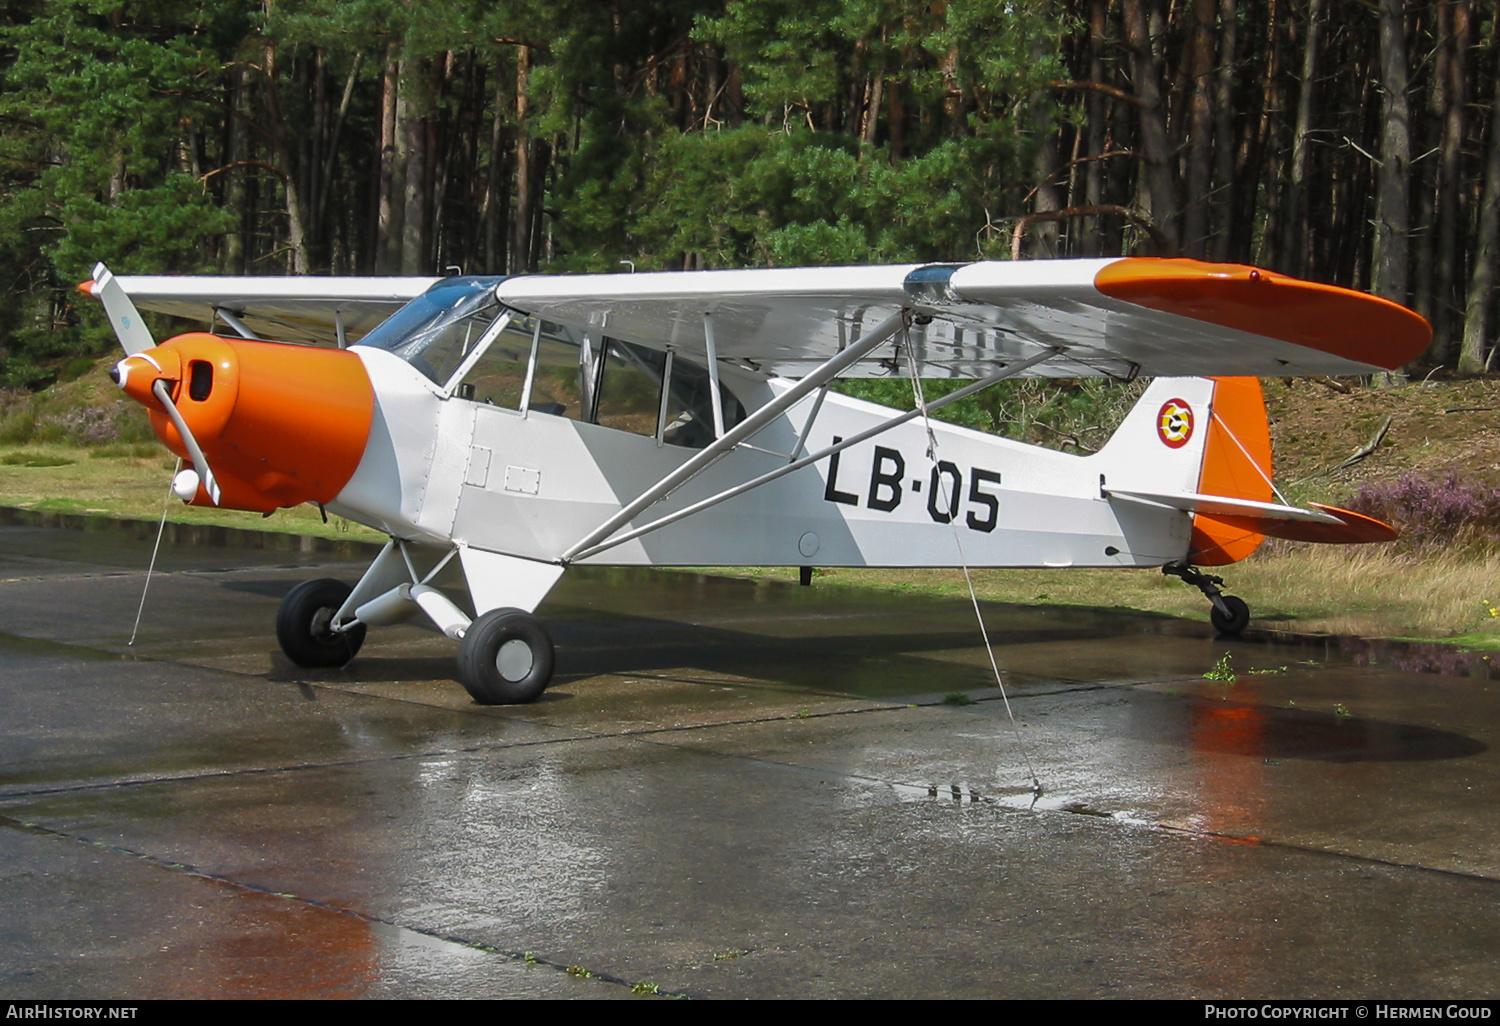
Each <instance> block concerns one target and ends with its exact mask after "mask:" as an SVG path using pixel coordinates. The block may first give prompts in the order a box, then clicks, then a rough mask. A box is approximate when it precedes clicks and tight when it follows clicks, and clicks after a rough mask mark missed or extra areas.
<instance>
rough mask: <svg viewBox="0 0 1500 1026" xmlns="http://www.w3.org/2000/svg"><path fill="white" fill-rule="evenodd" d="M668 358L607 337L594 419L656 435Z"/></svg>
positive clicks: (622, 429) (640, 433)
mask: <svg viewBox="0 0 1500 1026" xmlns="http://www.w3.org/2000/svg"><path fill="white" fill-rule="evenodd" d="M666 362H667V354H666V353H663V352H659V351H657V350H655V349H647V348H646V347H645V346H637V345H632V344H631V343H629V342H621V341H618V340H617V339H607V340H606V342H605V346H604V368H603V377H602V378H601V380H600V383H599V402H598V410H597V412H596V414H595V418H594V420H595V423H597V424H599V425H600V426H602V427H609V428H615V429H617V430H620V431H629V432H631V433H632V434H636V435H649V436H652V437H655V435H656V419H657V417H659V416H660V415H661V379H662V371H663V369H664V367H665V365H666Z"/></svg>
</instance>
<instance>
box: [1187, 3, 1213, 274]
mask: <svg viewBox="0 0 1500 1026" xmlns="http://www.w3.org/2000/svg"><path fill="white" fill-rule="evenodd" d="M1217 3H1218V0H1193V6H1192V12H1191V17H1192V24H1191V26H1190V33H1191V35H1190V43H1189V45H1190V46H1191V48H1192V58H1191V63H1190V65H1189V73H1190V75H1191V77H1192V101H1191V105H1190V106H1189V108H1188V118H1187V135H1188V153H1187V175H1186V184H1187V195H1186V197H1185V200H1186V203H1185V206H1184V208H1183V212H1182V251H1183V253H1184V254H1186V255H1187V256H1191V257H1197V258H1198V259H1200V260H1201V259H1203V258H1204V257H1206V256H1207V255H1208V243H1209V238H1208V210H1209V202H1210V196H1209V191H1210V189H1211V188H1212V187H1213V170H1214V166H1213V130H1214V108H1213V82H1212V77H1213V71H1214V8H1215V7H1216V6H1217Z"/></svg>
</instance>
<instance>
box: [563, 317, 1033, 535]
mask: <svg viewBox="0 0 1500 1026" xmlns="http://www.w3.org/2000/svg"><path fill="white" fill-rule="evenodd" d="M909 316H910V311H909V310H906V309H905V308H903V309H900V310H897V311H896V312H895V313H893V314H891V315H890V316H889V317H887V318H886V319H885V320H883V321H881V322H880V323H879V324H877V325H875V327H873V328H871V329H870V330H869V332H867V333H866V334H865V335H864V336H863V337H862V338H860V339H859V340H857V341H856V342H854V343H852V344H851V345H850V346H849V348H847V349H845V350H844V351H843V352H841V353H837V354H835V355H834V356H831V357H829V358H828V359H827V360H825V361H823V363H821V364H819V365H818V366H817V368H815V369H814V370H813V371H812V373H810V374H808V375H807V376H806V377H804V378H803V379H802V380H800V381H798V382H797V383H796V384H795V385H793V386H792V387H791V388H789V389H787V390H786V391H785V392H783V393H782V394H781V395H780V396H778V397H777V398H775V399H773V400H771V401H770V402H769V403H767V404H766V405H764V406H762V407H761V408H760V409H758V410H756V411H755V412H754V413H752V414H751V415H750V416H748V417H746V418H745V419H744V420H742V421H740V422H739V423H738V424H736V425H735V426H734V427H733V428H731V429H730V430H729V431H726V432H724V433H723V434H721V435H720V436H719V437H718V438H716V439H714V441H713V443H712V444H710V445H709V446H708V448H706V449H701V450H699V451H698V453H697V454H696V455H694V456H693V458H692V459H690V460H688V461H687V462H686V463H684V464H683V465H682V466H680V467H678V468H677V469H676V470H674V471H672V472H671V473H670V474H668V475H667V476H666V477H664V478H662V479H661V480H660V481H658V482H656V484H654V485H652V486H651V487H650V488H648V489H646V490H645V491H644V492H642V493H641V494H640V495H639V496H638V497H637V498H636V499H634V500H633V501H632V502H631V503H630V504H629V505H627V506H626V507H625V508H624V509H622V510H620V512H618V513H616V514H615V515H614V516H612V517H610V518H609V519H608V520H606V521H605V522H604V523H602V524H600V525H599V526H598V527H596V528H595V529H594V530H592V531H590V532H589V533H588V534H587V535H585V536H584V537H583V538H581V539H580V540H579V541H578V542H577V543H575V544H574V545H573V547H572V548H570V549H568V551H567V552H564V553H563V554H562V562H564V563H570V562H572V561H573V560H575V559H577V558H578V554H579V553H580V552H583V551H584V550H586V549H590V548H591V547H592V546H594V545H597V544H598V543H599V542H602V541H604V540H605V539H606V538H608V537H609V536H610V535H612V534H614V533H615V532H616V531H618V530H619V529H620V528H621V527H623V526H624V525H626V524H628V523H630V521H632V520H634V519H635V517H636V516H637V515H638V514H639V513H640V512H641V511H642V510H644V509H646V508H647V507H648V506H654V505H655V504H656V503H658V502H660V501H661V500H662V499H665V498H666V497H667V496H668V495H670V494H672V491H673V490H674V489H675V488H677V486H678V485H681V484H683V483H684V482H686V481H688V480H691V479H692V478H694V477H697V476H698V475H699V474H700V473H702V472H703V471H704V470H706V469H707V468H708V467H709V465H710V464H712V463H714V462H715V461H716V460H718V459H719V457H720V456H723V455H725V454H726V453H728V452H730V451H731V450H732V449H734V447H735V446H737V445H739V443H740V442H742V441H744V440H745V439H747V438H749V437H750V436H751V435H753V434H755V433H756V432H757V431H759V430H760V429H761V428H763V427H765V426H766V425H767V424H770V423H771V422H772V421H774V420H776V418H778V417H780V416H781V415H782V414H783V413H785V412H786V411H787V410H789V409H791V408H792V407H793V406H795V405H797V403H798V402H800V401H801V400H802V398H803V397H804V396H806V395H808V394H809V393H811V392H813V391H816V390H817V389H819V388H821V387H822V386H823V385H825V384H827V383H828V382H830V381H832V380H833V379H834V378H836V377H838V376H839V375H840V374H841V373H843V372H844V371H845V370H847V369H848V368H849V367H850V366H851V365H852V364H854V363H855V362H856V361H858V360H859V359H861V358H862V357H864V356H865V355H866V354H867V353H869V352H871V351H872V350H874V349H875V348H876V347H877V346H880V345H882V344H884V343H885V342H886V341H888V340H889V339H890V337H891V336H892V335H894V334H896V332H898V331H900V330H901V329H902V327H904V326H905V325H906V321H907V318H908V317H909ZM1049 355H1050V351H1049Z"/></svg>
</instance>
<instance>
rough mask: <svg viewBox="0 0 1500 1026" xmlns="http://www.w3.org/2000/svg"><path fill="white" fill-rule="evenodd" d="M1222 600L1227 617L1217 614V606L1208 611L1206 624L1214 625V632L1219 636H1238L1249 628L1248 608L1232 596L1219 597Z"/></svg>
mask: <svg viewBox="0 0 1500 1026" xmlns="http://www.w3.org/2000/svg"><path fill="white" fill-rule="evenodd" d="M1220 597H1221V598H1222V599H1223V600H1224V605H1225V607H1226V608H1227V609H1228V610H1229V615H1228V616H1225V615H1224V614H1223V613H1221V612H1219V607H1218V606H1211V607H1209V610H1208V622H1209V623H1211V624H1213V625H1214V630H1216V631H1218V632H1219V633H1220V634H1239V633H1240V632H1241V631H1243V630H1244V629H1245V628H1246V627H1249V626H1250V607H1249V606H1247V605H1245V600H1244V599H1241V598H1235V597H1234V596H1233V595H1223V596H1220Z"/></svg>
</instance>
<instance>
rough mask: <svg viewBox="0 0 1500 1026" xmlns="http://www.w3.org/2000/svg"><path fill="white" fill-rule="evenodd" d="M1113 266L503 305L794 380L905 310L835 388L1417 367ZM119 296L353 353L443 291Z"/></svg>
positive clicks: (797, 274)
mask: <svg viewBox="0 0 1500 1026" xmlns="http://www.w3.org/2000/svg"><path fill="white" fill-rule="evenodd" d="M1115 262H1116V261H1115V260H1112V259H1103V260H1049V261H1032V262H1001V261H986V262H979V263H972V264H966V265H953V264H905V265H891V266H876V267H826V268H796V269H767V270H743V271H696V272H665V273H642V274H607V275H558V276H523V277H515V278H509V279H506V280H504V281H503V282H502V283H501V284H500V286H499V289H498V294H499V296H500V298H501V300H502V301H503V302H504V303H506V304H507V305H508V306H510V307H512V308H513V309H515V310H517V311H519V312H521V313H524V314H527V315H535V316H538V317H540V318H542V319H543V320H546V321H552V322H556V323H560V324H566V325H569V326H572V327H574V328H579V329H583V330H586V331H590V332H597V333H598V334H600V335H604V336H608V337H610V338H617V339H623V340H626V341H629V342H635V343H638V344H640V345H643V346H647V347H649V348H652V349H658V350H663V349H672V350H675V351H677V352H678V353H680V354H682V355H684V356H688V357H690V358H695V359H698V360H700V361H701V360H702V359H703V358H704V357H705V356H706V353H707V342H706V336H705V323H706V322H707V321H709V320H711V323H712V330H713V339H714V346H715V351H716V354H717V356H718V358H719V359H720V360H721V361H726V362H729V363H733V364H735V365H737V366H740V367H742V368H744V369H746V370H749V371H753V372H758V373H761V374H766V375H779V376H783V377H792V378H796V377H801V376H803V375H804V374H806V373H807V372H809V371H810V370H812V369H813V368H814V367H816V366H818V365H819V364H821V363H822V362H823V361H825V360H827V359H828V358H830V357H831V356H833V355H834V354H836V353H837V352H838V351H839V350H840V349H841V348H843V347H844V346H845V345H847V344H848V343H849V342H851V341H853V340H854V339H856V338H858V337H859V336H860V334H861V333H862V332H863V331H866V330H868V329H870V328H872V327H873V326H874V325H876V324H878V323H879V322H880V321H881V320H882V319H883V318H885V317H887V316H888V315H890V314H891V313H893V312H895V311H897V310H899V309H901V308H903V307H905V308H908V309H911V310H912V311H913V313H914V315H915V321H914V323H913V324H912V325H911V327H910V329H909V332H908V333H907V334H906V336H905V338H903V336H902V335H901V334H898V335H897V336H896V337H895V339H894V340H893V341H892V344H890V345H883V346H881V347H880V348H879V349H877V350H875V351H874V352H873V353H872V354H871V356H870V357H869V358H867V359H865V360H862V361H859V362H858V363H856V364H854V365H853V366H852V367H851V368H850V369H849V370H847V371H845V373H844V375H843V376H845V377H884V376H889V375H893V374H904V373H905V367H904V360H905V356H904V351H903V353H902V355H901V356H900V360H899V361H898V359H897V355H898V354H897V346H898V345H900V344H903V343H904V344H907V345H910V346H911V347H913V351H914V353H915V355H916V356H917V358H918V360H919V361H920V364H921V371H922V374H923V376H925V377H934V378H942V377H953V378H975V377H982V376H985V375H988V374H990V373H992V372H993V371H994V370H995V369H996V368H997V367H1000V366H1004V365H1006V364H1010V363H1013V362H1015V361H1016V360H1020V359H1025V358H1027V357H1032V356H1035V355H1037V354H1038V353H1039V352H1042V351H1044V350H1045V349H1047V348H1052V349H1056V350H1059V352H1058V354H1057V355H1056V356H1055V357H1054V358H1052V359H1050V360H1048V361H1046V362H1045V363H1042V364H1040V365H1038V366H1037V367H1035V368H1032V369H1030V370H1028V371H1026V372H1025V373H1026V374H1028V375H1045V376H1050V377H1090V376H1111V377H1120V378H1127V377H1133V376H1135V375H1137V374H1141V375H1148V376H1155V375H1256V376H1299V375H1312V374H1362V373H1369V372H1371V371H1374V370H1378V369H1380V368H1381V367H1390V366H1396V365H1399V364H1400V363H1401V362H1404V359H1410V357H1405V358H1404V359H1399V360H1396V362H1395V363H1394V364H1393V363H1392V362H1391V359H1392V358H1391V356H1390V353H1391V351H1392V347H1391V346H1389V345H1382V340H1381V339H1371V340H1370V344H1371V348H1370V351H1369V352H1370V355H1369V357H1368V358H1366V359H1362V358H1361V357H1363V356H1364V350H1363V349H1361V348H1360V344H1361V343H1360V340H1359V339H1357V338H1350V337H1349V335H1348V332H1347V331H1346V330H1344V329H1343V328H1341V327H1340V326H1339V325H1338V324H1337V323H1336V322H1337V321H1338V317H1337V316H1334V317H1331V318H1329V320H1330V321H1332V322H1335V323H1334V324H1333V327H1332V328H1331V329H1330V330H1331V331H1332V332H1333V333H1334V334H1339V333H1340V332H1342V336H1341V337H1340V338H1338V339H1335V340H1334V341H1333V342H1330V343H1329V346H1328V349H1326V350H1325V349H1324V348H1321V342H1320V341H1319V337H1318V336H1313V340H1312V342H1311V343H1308V341H1307V338H1306V337H1304V335H1305V334H1306V333H1301V332H1299V333H1298V341H1297V342H1292V341H1285V340H1283V339H1282V338H1275V337H1268V336H1267V335H1265V334H1259V333H1256V332H1255V331H1252V330H1240V329H1239V328H1236V327H1230V326H1225V325H1224V324H1223V323H1214V322H1212V321H1210V320H1206V319H1200V318H1198V317H1195V316H1184V315H1183V314H1181V313H1177V312H1165V311H1163V310H1161V309H1153V308H1151V307H1148V306H1145V305H1138V304H1137V303H1135V302H1130V301H1127V300H1124V299H1118V298H1113V297H1112V296H1110V295H1106V294H1105V293H1104V292H1102V291H1100V289H1099V287H1097V286H1096V284H1095V278H1096V276H1097V275H1098V274H1099V272H1100V271H1101V270H1103V269H1104V268H1105V267H1107V266H1109V265H1111V264H1113V263H1115ZM1137 263H1138V264H1139V263H1140V262H1139V261H1137ZM1204 266H1205V267H1206V266H1208V265H1204ZM1267 277H1268V280H1269V276H1267ZM117 280H118V281H119V282H120V284H121V285H122V286H123V287H124V289H125V290H126V292H127V293H128V294H129V295H130V296H131V298H132V299H133V300H134V301H135V302H136V304H137V305H138V306H140V307H141V308H143V309H147V310H154V311H158V312H161V313H169V314H174V315H177V316H183V317H193V318H197V319H200V320H205V321H206V320H209V319H210V318H211V317H212V316H213V311H214V309H215V308H216V307H217V308H222V309H228V310H230V311H231V312H233V313H235V314H236V315H237V316H239V317H240V318H242V319H243V320H244V321H245V322H246V323H247V324H248V325H250V326H251V327H252V328H253V329H255V330H256V331H257V332H259V333H261V334H262V335H263V337H266V338H272V339H280V340H284V341H298V342H327V341H331V340H332V336H333V325H334V316H335V311H338V312H339V316H341V317H342V319H343V323H344V329H345V332H346V335H347V337H348V339H349V340H350V341H354V340H357V339H358V338H359V337H360V336H362V335H363V334H364V333H365V332H366V331H368V330H369V329H370V328H372V327H374V326H375V324H377V323H379V321H380V320H382V319H384V317H386V316H388V315H389V314H390V313H393V312H394V311H395V310H396V309H398V308H399V307H400V305H401V304H402V303H404V302H405V301H406V300H408V299H410V298H412V297H414V296H416V295H418V294H420V293H421V292H422V291H424V290H425V289H426V288H427V287H428V286H429V285H431V284H432V283H433V282H435V281H437V280H438V279H435V278H186V277H183V278H172V277H132V276H121V277H119V278H117ZM1279 280H1280V281H1282V282H1285V283H1289V284H1292V285H1300V284H1302V283H1295V282H1294V281H1293V280H1292V279H1279ZM1319 288H1320V287H1319ZM1259 295H1264V296H1265V301H1266V302H1276V301H1278V300H1279V299H1280V298H1282V297H1288V298H1290V297H1292V296H1293V292H1292V291H1291V290H1283V291H1282V292H1277V291H1275V289H1274V288H1271V289H1269V290H1268V291H1265V292H1264V293H1261V294H1259ZM1346 295H1347V296H1355V295H1356V294H1354V293H1347V294H1346ZM1361 300H1367V301H1369V302H1370V303H1378V302H1381V301H1377V300H1372V299H1371V298H1370V297H1363V296H1360V297H1357V298H1356V300H1355V301H1356V302H1357V301H1361ZM1344 301H1346V302H1347V301H1348V300H1344ZM1400 312H1401V313H1405V311H1400ZM1408 316H1411V315H1408ZM1220 320H1221V321H1222V318H1220ZM1393 324H1394V322H1393ZM1396 327H1400V325H1396ZM1406 327H1408V328H1409V325H1407V326H1406ZM1408 334H1410V332H1409V331H1408ZM1299 343H1303V344H1299ZM1407 348H1410V343H1408V344H1407ZM1330 350H1331V351H1330ZM1419 351H1420V350H1419ZM1412 355H1416V354H1415V353H1413V354H1412Z"/></svg>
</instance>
